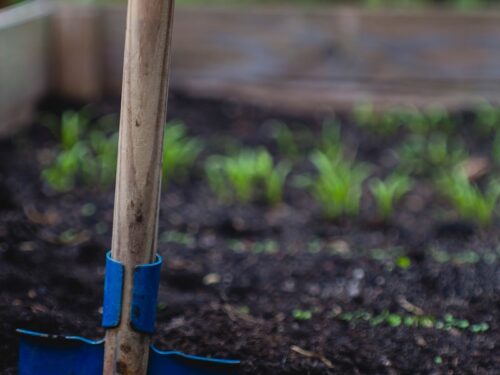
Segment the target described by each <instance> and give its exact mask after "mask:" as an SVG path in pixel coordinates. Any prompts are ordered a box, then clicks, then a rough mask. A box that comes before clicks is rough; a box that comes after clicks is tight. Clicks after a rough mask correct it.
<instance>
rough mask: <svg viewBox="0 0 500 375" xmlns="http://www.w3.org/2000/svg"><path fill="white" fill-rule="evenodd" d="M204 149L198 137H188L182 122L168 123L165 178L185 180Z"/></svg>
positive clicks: (164, 164) (164, 166)
mask: <svg viewBox="0 0 500 375" xmlns="http://www.w3.org/2000/svg"><path fill="white" fill-rule="evenodd" d="M202 150H203V144H202V143H201V141H200V140H198V139H197V138H192V137H188V136H187V134H186V127H185V126H184V124H182V123H180V122H170V123H167V125H166V128H165V135H164V140H163V180H164V181H165V185H167V184H168V182H169V181H171V180H176V181H183V180H184V179H185V178H186V177H187V176H188V175H189V171H190V169H191V168H192V166H193V165H194V163H195V161H196V159H197V158H198V156H199V155H200V153H201V151H202Z"/></svg>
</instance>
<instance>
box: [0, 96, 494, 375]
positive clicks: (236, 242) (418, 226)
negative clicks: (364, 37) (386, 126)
mask: <svg viewBox="0 0 500 375" xmlns="http://www.w3.org/2000/svg"><path fill="white" fill-rule="evenodd" d="M170 102H171V103H170V107H169V117H170V118H175V119H180V120H182V121H184V122H185V123H186V125H187V126H188V129H189V131H190V133H192V134H194V135H197V136H199V137H200V138H202V139H203V140H205V141H206V143H207V149H208V150H210V151H221V150H222V148H223V145H227V144H228V143H229V142H230V141H229V140H228V139H229V137H233V139H239V140H240V141H241V142H242V143H243V144H245V145H247V146H253V145H266V146H269V147H270V148H271V149H272V148H273V145H272V142H271V141H270V140H269V137H268V136H267V133H266V130H265V126H263V125H262V124H264V123H265V122H266V121H267V120H269V119H279V120H283V121H285V122H286V123H288V124H290V125H291V126H292V128H293V127H295V128H296V129H304V128H307V130H308V131H310V132H311V134H312V135H313V138H314V136H315V135H316V136H317V134H319V131H320V125H321V123H322V121H323V119H321V118H291V117H289V116H287V115H286V114H285V115H283V114H280V113H272V112H270V111H268V110H266V111H264V110H260V109H259V108H254V107H250V106H246V105H242V104H239V103H232V102H219V101H202V100H195V99H190V98H186V97H182V96H179V95H175V94H174V95H172V98H171V100H170ZM117 108H118V107H117V104H116V103H114V104H111V105H109V106H102V105H101V106H99V109H98V110H99V111H101V112H102V113H104V112H107V111H113V110H114V111H116V110H117ZM44 109H45V110H51V111H55V112H57V111H59V110H60V109H61V104H60V103H56V104H54V103H46V104H45V107H44ZM464 116H465V115H464ZM299 124H304V125H306V126H305V127H303V126H300V125H299ZM344 133H345V136H346V137H347V139H351V140H356V143H357V145H358V155H359V157H360V158H362V159H366V160H372V161H375V160H381V159H384V155H385V150H386V149H387V147H389V146H390V145H391V144H394V143H397V142H398V136H397V135H396V136H394V137H393V139H391V140H389V141H387V140H383V139H379V138H377V137H375V136H368V135H366V134H361V133H360V132H359V130H357V128H355V127H353V126H350V127H349V126H345V127H344ZM304 134H305V133H304ZM304 137H305V138H304V143H306V136H304ZM307 139H310V137H309V138H307ZM472 143H473V144H472V146H471V147H473V148H475V149H476V150H479V151H480V150H481V141H480V140H478V141H477V142H475V143H474V142H472ZM54 144H55V141H54V139H53V137H52V136H51V133H50V132H49V131H48V130H47V129H46V128H45V127H42V126H40V125H36V126H33V127H31V128H30V129H29V130H27V131H26V132H25V133H24V134H20V135H19V136H17V137H15V138H13V139H11V140H4V141H2V142H1V144H0V352H1V353H2V354H1V355H0V371H1V373H2V374H14V373H16V367H17V366H16V357H17V337H16V333H15V329H16V328H25V329H33V330H39V331H43V332H51V333H60V334H72V335H77V334H78V335H82V336H85V337H89V338H99V337H102V335H103V330H102V328H100V327H99V323H100V319H101V310H100V309H101V300H102V284H103V273H104V268H103V266H104V257H105V252H106V249H108V248H109V246H110V241H111V225H112V209H113V191H112V190H111V189H110V190H109V191H107V192H98V191H91V190H89V189H77V190H75V191H74V192H72V193H71V194H55V193H51V192H50V191H48V190H47V189H46V188H45V187H44V186H43V184H42V182H41V180H40V177H39V175H40V170H39V168H40V167H39V162H40V160H43V158H44V157H45V155H46V154H47V152H48V150H50V148H51V147H53V145H54ZM205 154H206V151H205V152H204V156H206V155H205ZM204 156H203V155H202V159H203V157H204ZM202 165H203V164H202V161H201V162H200V163H199V164H198V165H197V171H195V172H196V173H195V174H194V176H193V177H192V178H191V181H190V183H189V184H187V185H175V184H171V185H170V186H168V189H166V191H165V192H164V194H163V199H162V202H161V213H160V230H159V233H160V239H161V240H160V244H159V252H160V253H161V255H163V256H164V258H165V266H164V269H163V273H162V280H161V287H160V296H159V313H158V325H157V334H156V335H155V342H156V345H157V346H158V347H160V348H162V349H176V350H180V351H185V352H188V353H191V354H197V355H203V356H211V357H222V358H237V359H241V360H242V369H241V373H242V374H498V371H499V369H500V348H499V343H500V333H499V328H500V326H499V324H500V321H499V317H500V272H499V269H498V263H497V259H498V256H499V255H500V253H499V251H500V250H499V249H500V242H499V238H498V233H500V231H499V230H498V229H499V228H498V225H494V226H493V227H492V228H491V229H488V230H486V231H480V230H478V229H477V228H475V227H474V226H472V225H470V224H468V223H465V222H449V221H442V220H440V219H439V218H438V217H437V216H436V215H434V213H433V212H434V211H433V207H434V203H435V202H436V199H437V198H435V197H431V198H430V200H429V201H428V202H426V203H425V204H423V205H422V204H420V205H418V204H416V203H415V202H416V201H418V196H422V195H425V191H424V190H425V188H421V189H420V190H418V189H417V193H418V194H420V195H418V194H417V193H415V194H414V195H413V196H412V197H408V199H409V200H410V201H412V202H413V203H414V204H413V206H412V205H411V204H409V206H410V207H414V209H413V210H411V209H409V208H407V205H404V206H403V207H401V209H400V210H399V211H398V213H397V215H396V220H394V222H395V223H397V224H393V225H381V224H379V223H378V222H377V221H375V220H373V215H372V214H371V209H370V205H369V204H367V205H366V207H364V209H363V213H362V215H361V216H360V218H359V219H357V220H348V221H342V222H337V223H335V222H326V221H325V220H323V219H322V217H321V214H320V211H319V208H318V207H316V205H315V203H314V202H313V201H312V200H311V198H310V197H309V196H308V195H307V194H306V193H304V192H302V191H300V190H298V189H296V188H294V187H293V186H292V185H291V184H289V185H290V186H287V189H286V194H285V201H286V202H287V203H286V204H284V205H282V206H280V207H275V208H269V207H267V206H265V205H264V204H260V203H259V204H253V205H247V206H238V205H233V206H227V205H222V204H219V203H217V201H216V200H215V198H214V197H213V195H212V194H211V193H210V191H209V190H208V188H207V187H206V184H205V183H204V182H203V179H202V172H201V167H202ZM302 168H304V169H307V168H310V167H307V166H306V165H305V164H304V166H303V167H302ZM89 203H91V204H92V205H94V206H95V207H96V212H95V214H92V213H90V214H89V212H88V210H85V209H84V210H83V211H82V208H83V207H87V208H88V207H89V205H88V204H89ZM417 206H418V207H417ZM415 207H417V208H415ZM82 212H86V214H83V215H82ZM436 249H439V252H438V254H441V255H442V254H446V255H447V257H448V258H446V259H445V260H443V259H441V261H439V259H440V258H437V257H436ZM401 254H403V255H404V259H407V260H409V261H410V262H409V264H408V262H407V261H406V264H405V265H404V266H398V265H397V259H399V258H398V257H401ZM464 254H469V257H468V258H467V257H466V256H464ZM471 254H475V255H474V256H472V257H471V256H470V255H471ZM471 259H472V260H471ZM359 311H364V312H367V313H370V314H373V315H377V314H383V313H384V311H387V312H389V313H391V314H400V316H404V317H411V316H422V315H425V316H431V317H436V319H442V318H443V317H444V316H445V315H446V314H452V315H453V316H454V317H457V318H460V319H467V320H468V321H469V322H470V323H471V324H473V323H486V324H487V325H488V327H489V329H487V330H486V331H485V332H480V333H477V332H472V331H471V330H469V329H457V328H450V329H437V328H436V327H434V328H431V327H424V326H410V325H406V324H398V322H397V319H396V322H394V321H393V322H392V323H391V324H387V323H386V322H382V323H381V324H370V323H369V322H367V321H364V320H363V319H357V318H352V317H351V318H349V315H346V313H351V312H352V313H355V312H359ZM359 316H361V315H359Z"/></svg>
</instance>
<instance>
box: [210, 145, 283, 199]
mask: <svg viewBox="0 0 500 375" xmlns="http://www.w3.org/2000/svg"><path fill="white" fill-rule="evenodd" d="M290 170H291V166H290V164H289V162H287V161H281V162H279V163H278V164H277V165H274V163H273V158H272V156H271V154H269V152H268V151H267V150H265V149H262V148H260V149H257V150H254V149H244V150H242V151H240V152H239V153H237V154H235V155H232V156H221V155H215V156H212V157H210V158H209V159H208V160H207V163H206V166H205V171H206V175H207V178H208V182H209V185H210V187H211V189H212V191H213V192H214V193H215V194H216V195H217V196H218V197H219V198H220V199H221V200H225V201H231V200H236V201H238V202H242V203H247V202H250V201H252V200H254V199H256V198H258V197H259V195H260V196H264V197H265V199H266V201H267V202H268V203H270V204H277V203H280V202H282V201H283V190H284V186H285V181H286V178H287V176H288V174H289V173H290ZM228 186H230V188H231V189H230V190H229V189H228ZM259 193H260V194H259Z"/></svg>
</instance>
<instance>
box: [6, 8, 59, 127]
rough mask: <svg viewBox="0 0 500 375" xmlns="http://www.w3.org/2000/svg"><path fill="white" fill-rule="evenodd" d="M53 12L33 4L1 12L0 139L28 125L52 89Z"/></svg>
mask: <svg viewBox="0 0 500 375" xmlns="http://www.w3.org/2000/svg"><path fill="white" fill-rule="evenodd" d="M51 8H52V7H51V6H50V5H49V4H46V3H39V2H34V3H28V4H24V5H19V6H15V7H10V8H6V9H4V10H2V11H0V57H1V58H0V136H5V135H8V134H11V133H13V132H15V131H16V130H17V129H18V127H19V126H23V125H27V124H29V123H30V122H31V121H32V120H33V114H34V106H35V103H36V101H37V100H38V99H39V98H40V96H41V95H43V94H44V93H46V92H47V91H48V89H49V84H50V82H49V65H50V61H49V58H50V22H49V21H50V13H51Z"/></svg>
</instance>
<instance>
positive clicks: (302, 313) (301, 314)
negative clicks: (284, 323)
mask: <svg viewBox="0 0 500 375" xmlns="http://www.w3.org/2000/svg"><path fill="white" fill-rule="evenodd" d="M292 315H293V318H294V319H295V320H298V321H307V320H311V318H312V311H310V310H300V309H295V310H293V312H292Z"/></svg>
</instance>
